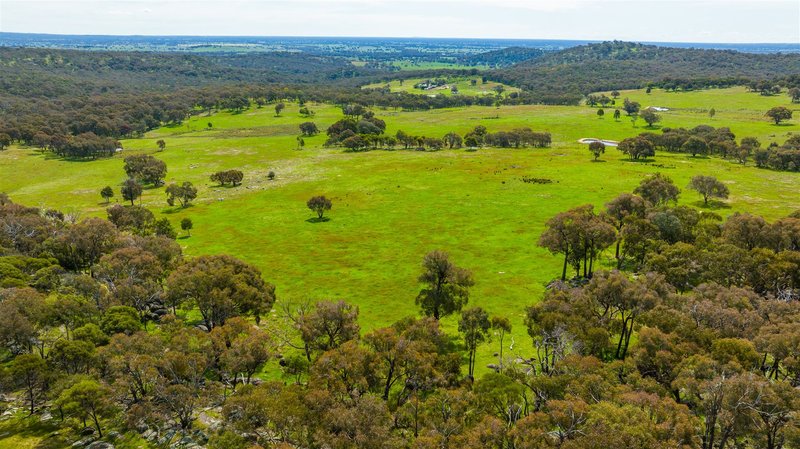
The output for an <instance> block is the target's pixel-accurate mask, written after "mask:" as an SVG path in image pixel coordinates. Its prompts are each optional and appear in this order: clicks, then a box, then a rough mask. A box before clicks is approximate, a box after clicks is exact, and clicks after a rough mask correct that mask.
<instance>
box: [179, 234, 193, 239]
mask: <svg viewBox="0 0 800 449" xmlns="http://www.w3.org/2000/svg"><path fill="white" fill-rule="evenodd" d="M189 237H191V236H189V235H182V236H180V237H178V239H177V240H186V239H188V238H189Z"/></svg>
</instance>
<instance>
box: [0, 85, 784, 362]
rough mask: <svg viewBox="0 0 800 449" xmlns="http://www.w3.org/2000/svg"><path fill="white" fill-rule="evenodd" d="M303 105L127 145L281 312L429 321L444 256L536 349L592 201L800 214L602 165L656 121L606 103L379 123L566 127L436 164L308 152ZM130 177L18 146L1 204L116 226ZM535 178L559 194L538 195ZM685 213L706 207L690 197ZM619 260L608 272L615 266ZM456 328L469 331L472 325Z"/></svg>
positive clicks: (659, 159) (728, 121) (155, 197)
mask: <svg viewBox="0 0 800 449" xmlns="http://www.w3.org/2000/svg"><path fill="white" fill-rule="evenodd" d="M407 83H409V85H410V84H411V82H410V81H407ZM622 94H623V95H622V98H624V97H626V96H627V97H630V98H631V99H632V100H636V101H640V102H641V103H642V105H643V106H645V107H646V106H661V107H667V108H670V111H668V112H665V113H663V114H662V115H663V122H662V123H661V125H663V126H669V127H678V126H684V127H690V126H696V125H699V124H711V125H714V126H729V127H730V128H731V129H732V131H733V132H734V133H735V134H736V135H737V138H741V137H743V136H751V135H752V136H756V137H758V138H759V139H760V140H761V141H762V142H763V144H764V145H766V144H768V143H769V142H771V141H777V142H783V141H784V140H785V139H786V138H787V136H788V135H790V133H793V132H800V125H798V122H799V120H797V119H795V120H793V121H790V122H789V123H788V124H786V125H783V126H775V125H773V124H771V123H770V122H769V121H767V120H766V119H765V118H764V117H763V114H764V112H765V111H766V110H767V109H769V108H770V107H772V106H775V105H786V106H789V107H792V105H789V104H788V98H787V97H786V95H781V96H775V97H762V96H760V95H758V94H753V93H748V92H745V91H744V90H743V89H739V88H734V89H724V90H708V91H699V92H690V93H667V92H663V91H659V90H656V91H654V92H653V93H651V94H649V95H648V94H645V93H644V92H643V91H630V92H623V93H622ZM618 103H620V104H621V99H620V100H619V101H618ZM711 107H713V108H715V109H716V112H717V114H716V117H715V118H714V119H713V120H710V119H709V118H708V114H707V112H706V110H707V109H708V108H711ZM311 108H312V109H314V110H315V111H316V112H317V115H316V117H315V118H314V119H313V120H314V121H315V122H316V123H317V125H318V126H319V127H320V129H325V127H327V126H328V125H330V124H331V123H333V122H334V121H335V120H338V119H339V118H340V117H341V112H340V110H339V109H337V108H335V107H332V106H327V105H311ZM794 108H797V105H794ZM297 110H298V107H297V105H288V107H287V109H286V110H285V112H284V113H283V114H282V116H281V117H275V116H274V112H273V109H272V108H271V107H265V108H263V109H251V110H248V111H246V112H244V113H242V114H229V113H218V114H214V115H212V116H210V117H207V116H200V117H194V118H192V119H190V120H188V121H186V122H185V123H184V124H182V125H180V126H176V127H166V128H161V129H158V130H156V131H153V132H151V133H148V134H147V136H145V138H142V139H135V140H127V141H124V142H123V145H124V147H125V151H124V152H123V155H124V154H130V153H131V152H137V151H144V152H151V153H153V154H155V156H156V157H158V158H159V159H162V160H164V161H165V162H166V163H167V166H168V167H169V174H168V179H167V181H168V182H172V181H175V182H181V181H191V182H193V183H194V184H195V185H196V186H197V187H199V190H200V192H199V198H198V200H197V202H196V204H195V205H193V206H191V207H190V208H188V209H184V210H179V209H174V208H169V207H167V204H166V202H165V195H164V193H163V189H161V188H160V189H151V190H147V191H146V192H145V194H144V197H143V200H142V204H143V205H145V206H147V207H149V208H151V209H152V210H153V211H154V212H156V213H157V214H158V215H161V216H166V217H169V219H170V220H171V221H172V223H173V224H174V225H175V226H176V227H177V225H178V223H179V221H180V219H181V218H183V217H191V218H192V220H193V221H194V224H195V229H194V230H193V231H192V237H190V238H182V239H180V240H179V242H180V243H181V245H182V246H183V247H184V249H185V252H186V253H187V254H189V255H199V254H214V253H228V254H232V255H235V256H237V257H240V258H242V259H243V260H246V261H248V262H250V263H253V264H255V265H257V266H258V267H259V268H260V269H261V270H262V272H263V275H264V277H265V279H267V280H269V281H270V282H273V283H274V284H276V285H277V294H278V298H279V301H300V300H318V299H324V298H330V299H344V300H346V301H349V302H352V303H354V304H357V305H358V306H359V307H360V311H361V321H360V322H361V325H362V327H363V328H365V329H371V328H374V327H376V326H382V325H387V324H389V323H391V322H393V321H395V320H397V319H398V318H400V317H402V316H404V315H409V314H415V313H416V312H417V308H416V307H415V305H414V298H415V296H416V294H417V292H418V291H419V288H420V286H419V285H418V284H417V282H416V276H417V275H418V273H419V269H420V262H421V259H422V257H423V255H424V254H425V253H427V252H429V251H431V250H433V249H437V248H438V249H443V250H446V251H448V252H450V254H451V257H452V259H453V261H454V262H455V263H456V264H458V265H460V266H464V267H467V268H470V269H471V270H473V272H474V276H475V280H476V284H475V287H474V288H473V290H472V298H471V300H470V304H471V305H480V306H482V307H484V308H486V309H488V310H489V311H490V313H497V314H501V313H502V314H505V315H507V316H509V317H511V319H512V324H513V325H514V331H513V333H512V334H513V336H514V338H515V340H516V344H515V346H514V347H515V350H520V351H527V350H528V349H529V347H530V344H529V343H528V337H527V336H526V334H525V330H524V327H523V314H524V309H525V306H527V305H529V304H532V303H534V302H535V301H537V300H538V299H539V298H540V296H541V293H542V291H543V288H544V285H545V284H546V283H547V282H548V281H550V280H551V279H552V278H553V277H555V276H556V275H557V274H558V273H559V270H560V262H559V259H558V258H556V257H553V256H551V255H550V254H548V253H547V252H546V251H545V250H543V249H541V248H538V247H537V246H536V242H537V239H538V237H539V234H540V233H541V231H542V229H543V226H544V223H545V221H546V220H547V219H548V218H550V217H551V216H553V215H554V214H556V213H557V212H560V211H563V210H566V209H568V208H571V207H574V206H578V205H581V204H586V203H593V204H595V205H597V206H598V207H600V206H602V204H603V203H604V202H606V201H608V200H610V199H611V198H613V197H614V196H616V195H617V194H619V193H621V192H625V191H630V190H632V189H633V188H634V187H635V186H636V185H637V184H638V182H639V180H640V179H642V178H643V177H644V176H647V175H648V174H651V173H655V172H659V171H660V172H663V173H666V174H667V175H669V176H670V177H672V178H673V179H674V180H675V182H676V184H677V185H678V186H680V187H685V186H686V185H687V184H688V181H689V179H690V178H691V177H692V176H694V175H697V174H711V175H714V176H717V177H718V178H720V179H721V180H723V181H724V182H726V183H727V184H728V186H729V188H730V190H731V197H730V199H729V201H728V202H727V206H726V207H725V208H721V209H718V210H716V212H718V213H720V214H722V215H728V214H731V213H733V212H735V211H745V210H746V211H750V212H753V213H757V214H761V215H764V216H765V217H767V218H769V219H776V218H779V217H782V216H785V215H787V214H788V213H790V212H791V211H793V210H795V209H800V195H798V187H800V174H798V173H784V172H773V171H769V170H761V169H757V168H755V167H752V166H751V165H748V166H741V165H738V164H735V163H732V162H728V161H724V160H720V159H716V158H692V157H689V156H686V155H674V154H666V153H660V154H657V155H656V157H655V159H654V160H652V161H650V162H646V163H641V162H638V163H637V162H630V161H628V160H627V159H626V158H625V157H623V155H622V154H620V153H619V152H617V151H616V150H614V149H608V150H607V151H608V152H607V153H606V154H605V155H604V157H602V161H601V162H597V163H594V162H592V161H591V157H590V154H589V152H588V151H587V148H586V146H585V145H581V144H578V143H577V140H578V139H579V138H582V137H597V138H604V139H614V140H619V139H622V138H625V137H628V136H632V135H635V134H638V133H640V132H642V131H645V130H647V129H646V128H645V127H644V124H643V123H642V121H641V120H640V121H639V123H638V127H634V126H633V125H632V123H631V122H630V120H627V119H625V118H624V117H623V119H622V120H620V121H615V120H613V118H612V117H611V114H606V116H605V118H602V119H600V118H598V117H597V115H596V108H590V107H587V106H575V107H555V106H515V107H506V106H503V107H500V108H494V107H472V108H460V109H445V110H432V111H425V112H403V111H395V110H377V111H376V115H377V116H378V117H380V118H383V119H385V120H386V122H387V124H388V130H387V132H388V133H391V134H393V133H394V132H395V131H396V130H398V129H404V130H406V131H407V132H409V133H412V134H417V135H429V136H437V137H440V136H442V135H444V134H445V133H447V132H448V131H456V132H458V133H460V134H463V133H465V132H467V131H468V130H470V129H471V128H473V127H474V126H476V125H479V124H480V125H485V126H486V127H487V128H489V130H490V131H497V130H503V129H512V128H515V127H520V126H529V127H531V128H533V129H534V130H536V131H549V132H551V133H552V134H553V141H554V145H553V147H552V148H549V149H516V150H509V149H505V150H504V149H481V150H478V151H475V152H469V151H465V150H452V151H451V150H445V151H440V152H435V153H429V152H413V151H373V152H368V153H343V152H342V151H341V150H339V149H329V148H323V147H322V143H323V142H324V140H325V136H324V135H319V136H315V137H311V138H306V139H305V141H306V145H305V148H304V149H302V150H298V149H296V140H295V139H296V136H297V134H298V130H297V125H298V124H299V123H301V122H303V121H306V120H307V119H305V118H302V117H300V116H299V115H298V113H297ZM609 111H610V110H607V112H609ZM209 122H211V123H212V124H213V126H212V128H210V129H209V128H208V127H207V123H209ZM158 139H164V140H165V141H166V144H167V147H166V150H165V151H163V152H155V148H156V144H155V142H156V140H158ZM122 166H123V162H122V156H118V157H114V158H111V159H106V160H98V161H86V162H75V161H64V160H59V159H54V158H51V157H48V156H45V155H42V154H40V153H39V152H37V151H35V150H34V149H27V148H12V149H10V150H7V151H5V152H2V153H0V173H2V175H3V176H2V177H0V191H5V192H7V193H8V194H9V195H10V196H11V198H12V199H13V200H15V201H17V202H20V203H24V204H28V205H33V206H46V207H56V208H60V209H62V210H64V211H66V212H80V213H81V214H83V216H89V215H100V216H102V215H104V209H105V207H106V205H105V204H104V202H103V201H102V200H101V198H100V196H99V191H100V189H101V188H102V187H104V186H106V185H111V186H114V188H115V190H117V192H118V185H119V183H120V182H121V181H123V179H124V177H125V174H124V171H123V169H122ZM228 168H238V169H241V170H242V171H244V173H245V181H244V184H243V185H242V186H240V187H237V188H221V187H217V186H216V185H214V184H212V183H211V182H210V181H209V180H208V176H209V174H211V173H212V172H215V171H217V170H220V169H228ZM270 170H274V171H275V173H276V174H277V178H276V180H274V181H269V180H267V177H266V175H267V173H268V172H269V171H270ZM523 176H531V177H537V178H549V179H551V180H553V183H552V184H547V185H537V184H526V183H523V182H522V181H521V180H520V178H521V177H523ZM318 194H325V195H327V196H328V197H329V198H332V200H333V204H334V205H333V210H332V211H331V212H330V218H331V220H330V221H328V222H323V223H313V222H311V221H309V219H310V218H311V217H312V213H311V212H310V211H309V210H308V209H306V206H305V201H306V200H307V199H308V198H309V197H311V196H313V195H318ZM680 201H681V203H683V204H689V205H695V206H698V207H699V206H700V204H701V201H700V199H699V197H698V196H697V195H695V194H693V193H692V192H690V191H686V190H684V192H683V194H682V196H681V200H680ZM112 202H113V200H112ZM610 256H611V255H610V254H609V255H606V256H605V260H606V261H609V262H610ZM444 322H445V325H446V326H447V328H448V330H449V331H450V332H452V333H455V320H454V319H453V318H452V317H450V318H448V319H446V320H445V321H444ZM495 346H496V344H495V343H492V344H491V345H486V346H484V347H483V349H482V352H481V354H480V356H479V357H480V358H479V360H478V366H479V367H481V366H485V365H486V364H487V363H490V362H492V359H491V354H492V352H493V351H494V350H495V349H496V348H495Z"/></svg>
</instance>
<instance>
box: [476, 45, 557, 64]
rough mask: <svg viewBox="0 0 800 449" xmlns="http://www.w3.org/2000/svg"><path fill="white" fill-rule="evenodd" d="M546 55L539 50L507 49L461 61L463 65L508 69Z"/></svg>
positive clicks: (528, 48) (488, 52) (543, 51)
mask: <svg viewBox="0 0 800 449" xmlns="http://www.w3.org/2000/svg"><path fill="white" fill-rule="evenodd" d="M545 53H547V51H545V50H542V49H541V48H531V47H508V48H503V49H500V50H494V51H487V52H485V53H479V54H477V55H470V56H467V57H465V58H463V59H462V60H461V62H462V64H464V65H488V66H490V67H508V66H512V65H514V64H517V63H520V62H523V61H530V60H531V59H535V58H539V57H541V56H542V55H544V54H545Z"/></svg>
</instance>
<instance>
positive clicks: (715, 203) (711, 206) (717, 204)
mask: <svg viewBox="0 0 800 449" xmlns="http://www.w3.org/2000/svg"><path fill="white" fill-rule="evenodd" d="M692 205H693V206H695V207H697V208H699V209H708V210H720V209H730V208H731V205H730V204H728V203H726V202H724V201H719V200H708V204H706V203H703V200H700V201H695V202H694V203H692Z"/></svg>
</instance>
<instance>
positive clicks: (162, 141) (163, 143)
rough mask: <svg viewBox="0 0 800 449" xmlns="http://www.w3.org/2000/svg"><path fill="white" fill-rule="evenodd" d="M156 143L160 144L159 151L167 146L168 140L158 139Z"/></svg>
mask: <svg viewBox="0 0 800 449" xmlns="http://www.w3.org/2000/svg"><path fill="white" fill-rule="evenodd" d="M156 145H158V151H164V148H166V147H167V142H164V139H158V141H156Z"/></svg>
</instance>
